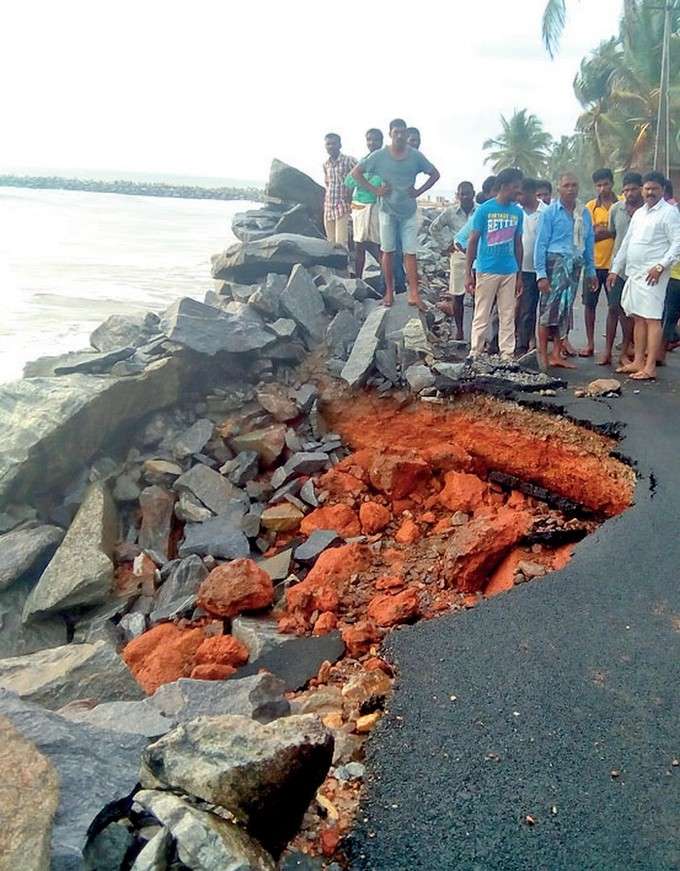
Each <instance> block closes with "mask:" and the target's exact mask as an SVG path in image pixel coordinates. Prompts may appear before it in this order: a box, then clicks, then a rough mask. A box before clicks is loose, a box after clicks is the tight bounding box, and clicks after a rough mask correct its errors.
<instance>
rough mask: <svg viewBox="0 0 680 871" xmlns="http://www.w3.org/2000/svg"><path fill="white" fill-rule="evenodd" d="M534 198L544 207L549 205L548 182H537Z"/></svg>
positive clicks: (550, 195)
mask: <svg viewBox="0 0 680 871" xmlns="http://www.w3.org/2000/svg"><path fill="white" fill-rule="evenodd" d="M536 196H537V197H538V198H539V200H540V201H541V202H542V203H544V204H545V205H546V206H549V205H550V203H551V202H552V185H551V184H550V182H549V181H546V180H545V179H541V180H540V181H539V182H538V187H537V188H536Z"/></svg>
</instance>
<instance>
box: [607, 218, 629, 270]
mask: <svg viewBox="0 0 680 871" xmlns="http://www.w3.org/2000/svg"><path fill="white" fill-rule="evenodd" d="M632 223H633V222H632V220H631V223H630V224H629V225H628V230H627V231H626V235H625V236H624V237H623V242H622V243H621V247H620V248H619V250H618V251H617V253H616V257H615V258H614V262H613V263H612V268H611V270H610V273H609V274H610V275H613V276H614V278H615V279H616V278H618V276H619V275H625V272H626V259H627V258H628V245H629V244H630V237H631V232H630V228H631V225H632Z"/></svg>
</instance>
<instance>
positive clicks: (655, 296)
mask: <svg viewBox="0 0 680 871" xmlns="http://www.w3.org/2000/svg"><path fill="white" fill-rule="evenodd" d="M647 272H648V270H645V271H644V273H641V272H639V271H637V270H636V271H635V272H634V273H633V274H632V275H631V274H629V275H628V279H627V281H626V283H625V284H624V286H623V291H622V292H621V308H622V309H623V310H624V312H625V313H626V314H627V315H628V317H632V316H633V315H637V316H638V317H639V318H649V319H650V320H656V321H660V320H662V319H663V306H664V302H665V301H666V288H667V286H668V270H665V273H663V274H662V275H661V278H660V280H659V282H658V284H647V280H646V278H647Z"/></svg>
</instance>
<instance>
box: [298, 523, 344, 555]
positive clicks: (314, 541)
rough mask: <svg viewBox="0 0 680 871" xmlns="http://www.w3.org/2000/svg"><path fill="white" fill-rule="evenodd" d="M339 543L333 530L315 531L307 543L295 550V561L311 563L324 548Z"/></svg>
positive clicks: (339, 539) (338, 538)
mask: <svg viewBox="0 0 680 871" xmlns="http://www.w3.org/2000/svg"><path fill="white" fill-rule="evenodd" d="M341 541H342V539H341V538H340V536H339V535H338V533H337V532H336V531H335V530H334V529H315V530H314V532H312V534H311V535H310V536H309V538H308V539H307V541H305V542H304V543H303V544H301V545H300V546H299V547H297V548H296V550H295V553H294V556H295V559H296V560H297V561H298V562H299V563H313V562H314V561H315V560H316V558H317V557H318V556H319V554H321V553H323V551H324V550H326V548H328V547H331V545H333V544H335V543H340V542H341Z"/></svg>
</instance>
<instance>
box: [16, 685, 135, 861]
mask: <svg viewBox="0 0 680 871" xmlns="http://www.w3.org/2000/svg"><path fill="white" fill-rule="evenodd" d="M0 715H2V716H3V717H7V719H9V720H10V721H11V723H12V725H13V726H14V727H15V728H16V729H17V730H18V731H19V732H20V733H21V734H22V735H23V736H24V738H26V739H27V740H28V741H30V742H31V743H32V744H34V745H35V747H36V748H37V749H38V750H39V751H40V752H41V753H42V754H43V755H44V756H46V757H47V759H49V761H50V762H51V763H52V765H54V767H55V768H56V769H57V772H58V774H59V781H60V783H59V805H58V808H57V813H56V816H55V819H54V824H53V828H52V845H51V847H52V849H51V853H52V856H51V867H52V868H53V869H59V871H79V869H82V868H83V858H82V851H83V849H84V847H85V843H86V837H87V830H88V828H89V826H90V823H91V822H92V820H93V819H94V817H95V816H96V815H97V814H98V813H99V811H100V810H101V809H102V808H103V807H105V806H106V805H107V804H109V803H110V802H112V801H116V800H118V799H121V798H124V797H125V796H126V795H128V794H129V793H130V792H131V791H132V789H133V788H134V787H135V784H136V783H137V778H138V770H139V757H140V754H141V752H142V750H143V749H144V747H145V746H146V744H147V740H146V739H145V738H140V737H139V736H136V735H122V734H120V733H115V732H108V731H105V730H102V729H96V728H93V727H92V726H88V725H84V724H80V723H70V722H68V720H65V719H64V718H63V717H60V716H58V715H57V714H54V713H52V712H50V711H45V710H44V709H43V708H41V707H39V706H38V705H34V704H29V703H27V702H24V701H22V700H21V699H19V698H18V696H16V695H15V694H14V693H9V692H5V691H2V690H0Z"/></svg>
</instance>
